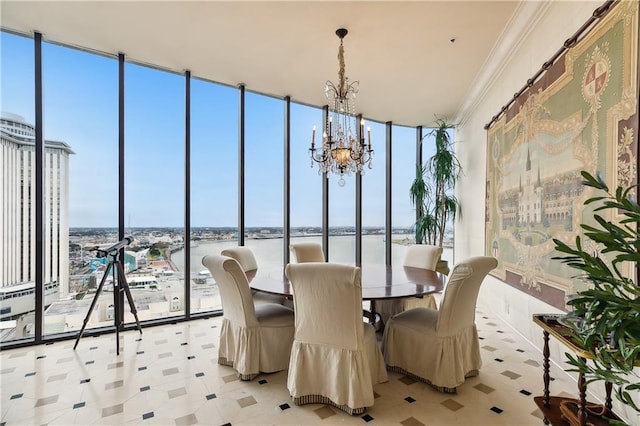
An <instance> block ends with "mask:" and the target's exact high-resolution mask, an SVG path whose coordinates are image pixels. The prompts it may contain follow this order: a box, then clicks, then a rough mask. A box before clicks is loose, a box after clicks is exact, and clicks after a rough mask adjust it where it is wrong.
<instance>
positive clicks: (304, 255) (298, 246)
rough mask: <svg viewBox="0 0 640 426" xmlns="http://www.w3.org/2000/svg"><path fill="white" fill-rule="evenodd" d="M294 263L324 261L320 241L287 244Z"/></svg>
mask: <svg viewBox="0 0 640 426" xmlns="http://www.w3.org/2000/svg"><path fill="white" fill-rule="evenodd" d="M289 250H291V253H292V254H293V258H294V260H295V262H296V263H304V262H324V261H325V257H324V251H323V250H322V245H321V244H320V243H293V244H290V245H289Z"/></svg>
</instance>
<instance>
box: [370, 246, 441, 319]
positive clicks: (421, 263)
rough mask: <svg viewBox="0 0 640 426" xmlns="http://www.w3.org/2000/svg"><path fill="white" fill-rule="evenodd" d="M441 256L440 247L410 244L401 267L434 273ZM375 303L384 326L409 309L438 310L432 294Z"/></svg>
mask: <svg viewBox="0 0 640 426" xmlns="http://www.w3.org/2000/svg"><path fill="white" fill-rule="evenodd" d="M441 255H442V247H438V246H432V245H429V244H412V245H410V246H408V247H407V250H406V251H405V255H404V260H403V263H402V265H403V266H408V267H412V268H421V269H428V270H430V271H435V270H436V265H437V264H438V260H440V256H441ZM375 303H376V304H375V307H376V312H377V313H378V314H379V315H380V319H381V320H382V323H383V324H386V323H387V321H388V320H389V318H391V317H392V316H394V315H396V314H399V313H400V312H404V311H406V310H409V309H413V308H420V307H422V308H430V309H438V305H437V304H436V299H435V298H434V297H433V294H425V295H424V296H422V297H403V298H400V299H387V300H378V301H376V302H375Z"/></svg>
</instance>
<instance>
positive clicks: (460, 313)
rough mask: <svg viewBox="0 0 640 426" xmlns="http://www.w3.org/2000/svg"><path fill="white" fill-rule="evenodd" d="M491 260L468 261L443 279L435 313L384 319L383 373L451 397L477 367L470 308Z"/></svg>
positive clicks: (479, 363) (420, 310)
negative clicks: (402, 376) (395, 374)
mask: <svg viewBox="0 0 640 426" xmlns="http://www.w3.org/2000/svg"><path fill="white" fill-rule="evenodd" d="M497 265H498V261H497V260H496V259H495V258H493V257H487V256H478V257H472V258H469V259H467V260H465V261H464V262H461V263H458V264H457V265H455V266H454V268H453V270H452V271H451V273H450V274H449V280H448V282H447V284H446V287H445V290H444V295H443V298H442V303H441V304H440V310H435V309H429V308H414V309H410V310H408V311H404V312H402V313H399V314H398V315H395V316H393V317H391V318H390V319H389V322H388V323H387V326H386V327H385V329H384V334H383V336H382V351H383V353H384V359H385V362H386V363H387V367H388V368H389V370H391V371H396V372H399V373H402V374H405V375H407V376H410V377H412V378H414V379H417V380H420V381H423V382H425V383H427V384H430V385H431V386H433V387H434V388H436V389H438V390H440V391H442V392H451V393H453V392H456V387H457V386H459V385H461V384H462V383H464V381H465V379H466V378H467V377H472V376H476V375H478V370H479V369H480V367H481V366H482V358H481V357H480V344H479V341H478V330H477V329H476V324H475V308H476V301H477V298H478V291H479V289H480V285H481V284H482V282H483V280H484V278H485V277H486V276H487V274H488V273H489V271H491V270H492V269H494V268H495V267H496V266H497Z"/></svg>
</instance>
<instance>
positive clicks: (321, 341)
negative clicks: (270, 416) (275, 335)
mask: <svg viewBox="0 0 640 426" xmlns="http://www.w3.org/2000/svg"><path fill="white" fill-rule="evenodd" d="M286 274H287V277H288V278H289V281H290V282H291V285H292V288H293V301H294V306H295V311H296V332H295V338H294V341H293V347H292V348H291V361H290V363H289V375H288V378H287V388H288V389H289V393H290V394H291V397H292V398H293V402H294V403H295V404H296V405H303V404H317V403H320V404H329V405H333V406H334V407H337V408H339V409H341V410H344V411H346V412H347V413H349V414H361V413H363V412H364V411H365V410H366V408H367V407H371V406H372V405H373V399H374V396H373V386H374V385H375V384H377V383H382V382H386V381H387V371H386V367H385V365H384V359H383V357H382V353H381V351H380V348H379V347H378V344H377V341H376V335H375V330H374V329H373V326H371V325H370V324H365V323H364V322H363V321H362V287H361V284H360V268H358V267H354V266H349V265H337V264H332V263H300V264H289V265H287V268H286Z"/></svg>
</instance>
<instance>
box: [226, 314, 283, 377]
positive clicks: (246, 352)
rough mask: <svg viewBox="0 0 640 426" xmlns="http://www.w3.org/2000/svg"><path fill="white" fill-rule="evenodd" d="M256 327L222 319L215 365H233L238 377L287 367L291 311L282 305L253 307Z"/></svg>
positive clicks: (253, 375)
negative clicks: (256, 322)
mask: <svg viewBox="0 0 640 426" xmlns="http://www.w3.org/2000/svg"><path fill="white" fill-rule="evenodd" d="M256 317H257V319H258V322H259V326H255V327H246V326H243V325H240V324H236V323H233V322H231V321H229V320H228V319H226V318H224V319H223V320H222V328H221V330H220V342H219V347H218V364H221V365H228V366H231V367H233V368H234V369H235V370H236V372H237V373H238V376H239V377H240V379H241V380H252V379H253V378H254V377H255V376H257V375H258V374H259V373H273V372H276V371H282V370H286V369H287V368H288V366H289V356H290V354H291V344H292V342H293V334H294V325H293V311H291V309H289V308H286V307H284V306H282V305H276V304H265V305H260V306H256Z"/></svg>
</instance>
